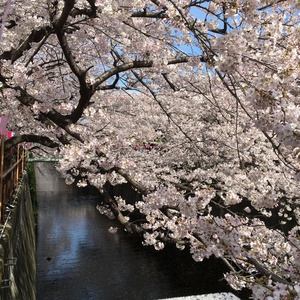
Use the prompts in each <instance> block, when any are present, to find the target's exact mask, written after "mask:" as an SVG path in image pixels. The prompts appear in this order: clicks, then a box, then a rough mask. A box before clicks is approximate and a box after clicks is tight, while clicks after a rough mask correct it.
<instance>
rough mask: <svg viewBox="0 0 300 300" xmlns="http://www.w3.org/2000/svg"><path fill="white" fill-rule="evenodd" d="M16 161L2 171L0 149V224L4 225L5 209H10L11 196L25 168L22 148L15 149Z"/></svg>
mask: <svg viewBox="0 0 300 300" xmlns="http://www.w3.org/2000/svg"><path fill="white" fill-rule="evenodd" d="M16 156H17V157H16V161H15V162H14V163H12V165H11V166H10V167H9V168H8V169H7V170H4V159H5V157H4V149H3V147H1V161H0V223H1V224H3V223H4V216H5V209H6V208H12V204H11V203H10V201H11V199H12V195H13V194H14V192H15V190H16V189H17V187H18V184H19V180H20V179H21V178H22V174H23V172H24V170H25V166H26V152H25V149H24V148H23V147H19V146H18V147H17V155H16Z"/></svg>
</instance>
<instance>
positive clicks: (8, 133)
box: [6, 131, 14, 139]
mask: <svg viewBox="0 0 300 300" xmlns="http://www.w3.org/2000/svg"><path fill="white" fill-rule="evenodd" d="M13 136H14V133H13V132H12V131H7V132H6V137H7V139H10V138H11V137H13Z"/></svg>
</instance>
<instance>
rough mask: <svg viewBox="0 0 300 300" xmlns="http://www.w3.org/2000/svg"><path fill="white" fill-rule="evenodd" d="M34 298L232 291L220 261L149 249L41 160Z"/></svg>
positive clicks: (105, 299) (112, 298) (124, 299)
mask: <svg viewBox="0 0 300 300" xmlns="http://www.w3.org/2000/svg"><path fill="white" fill-rule="evenodd" d="M36 179H37V199H38V205H39V209H38V214H39V218H38V219H39V220H38V227H37V257H36V263H37V300H54V299H58V300H71V299H74V300H87V299H92V300H118V299H119V300H135V299H136V300H141V299H142V300H147V299H149V300H153V299H161V298H168V297H178V296H185V295H197V294H206V293H213V292H225V291H231V290H229V288H228V286H227V285H226V283H225V282H224V281H222V280H221V281H219V279H221V278H222V274H223V272H224V270H222V265H221V264H220V263H219V262H218V261H206V262H204V263H202V264H199V263H195V262H194V261H193V260H192V259H191V257H190V255H189V254H188V253H187V252H186V251H179V250H177V249H175V248H174V247H173V246H172V247H171V246H169V247H167V249H166V250H164V251H159V252H157V251H155V250H153V249H152V248H149V247H144V246H142V245H141V241H139V240H137V239H135V238H133V237H131V236H129V235H128V234H126V232H124V231H123V230H122V229H120V230H118V231H117V233H116V234H111V233H109V232H108V228H109V227H111V226H117V225H118V224H116V221H114V220H110V219H108V218H107V217H105V216H102V215H100V214H99V212H98V211H97V210H96V205H97V203H98V202H99V197H98V196H97V195H96V194H95V193H94V192H91V191H90V190H89V189H79V188H77V187H76V186H68V185H66V184H65V183H64V180H63V179H62V178H61V177H60V176H59V174H58V173H57V172H56V170H55V168H54V166H53V165H52V164H45V163H44V164H43V163H38V164H36Z"/></svg>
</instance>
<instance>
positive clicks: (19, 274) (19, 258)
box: [0, 172, 36, 300]
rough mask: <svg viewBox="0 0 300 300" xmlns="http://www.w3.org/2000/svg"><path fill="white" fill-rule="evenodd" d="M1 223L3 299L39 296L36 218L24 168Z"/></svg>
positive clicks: (0, 285) (23, 299)
mask: <svg viewBox="0 0 300 300" xmlns="http://www.w3.org/2000/svg"><path fill="white" fill-rule="evenodd" d="M11 204H12V205H13V206H14V208H12V209H10V211H9V212H8V213H7V216H6V218H5V220H6V221H5V223H4V225H0V299H1V300H9V299H10V300H12V299H13V300H35V299H36V278H35V276H36V263H35V221H34V216H33V210H32V202H31V198H30V192H29V184H28V176H27V174H26V172H25V174H24V176H23V178H22V180H21V182H20V185H19V187H18V189H17V190H16V191H15V194H14V195H13V201H12V203H11Z"/></svg>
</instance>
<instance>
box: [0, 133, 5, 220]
mask: <svg viewBox="0 0 300 300" xmlns="http://www.w3.org/2000/svg"><path fill="white" fill-rule="evenodd" d="M0 156H1V157H0V222H1V223H3V214H4V203H3V202H4V199H3V170H4V134H1V154H0Z"/></svg>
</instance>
